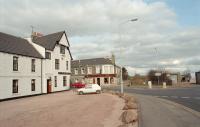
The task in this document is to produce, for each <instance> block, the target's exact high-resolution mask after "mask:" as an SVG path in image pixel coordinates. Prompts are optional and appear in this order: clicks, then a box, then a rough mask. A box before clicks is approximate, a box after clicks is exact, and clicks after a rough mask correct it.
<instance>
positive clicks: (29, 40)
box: [25, 38, 45, 58]
mask: <svg viewBox="0 0 200 127" xmlns="http://www.w3.org/2000/svg"><path fill="white" fill-rule="evenodd" d="M25 39H26V40H27V41H28V42H29V43H30V44H32V45H33V47H34V48H35V49H36V50H37V51H38V52H39V53H40V54H41V55H42V56H43V57H44V58H45V48H44V47H42V46H40V45H37V44H35V43H33V42H32V39H31V38H25Z"/></svg>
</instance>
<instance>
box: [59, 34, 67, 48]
mask: <svg viewBox="0 0 200 127" xmlns="http://www.w3.org/2000/svg"><path fill="white" fill-rule="evenodd" d="M66 38H67V37H66V36H65V34H63V35H62V38H61V39H60V42H59V44H62V45H65V46H67V47H68V46H69V42H68V41H67V39H66Z"/></svg>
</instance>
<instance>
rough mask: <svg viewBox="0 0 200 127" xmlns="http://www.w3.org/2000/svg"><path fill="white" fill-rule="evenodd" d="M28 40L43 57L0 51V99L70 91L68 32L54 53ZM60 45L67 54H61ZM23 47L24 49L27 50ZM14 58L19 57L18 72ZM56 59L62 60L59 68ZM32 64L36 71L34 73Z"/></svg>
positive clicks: (58, 43) (56, 46) (54, 49)
mask: <svg viewBox="0 0 200 127" xmlns="http://www.w3.org/2000/svg"><path fill="white" fill-rule="evenodd" d="M0 39H1V38H0ZM26 40H27V41H28V42H29V44H31V45H32V48H34V49H35V50H36V51H37V52H38V53H39V54H40V55H41V57H40V58H35V57H31V56H25V55H17V53H16V54H15V53H6V52H2V51H0V100H3V99H8V98H14V97H20V96H29V95H36V94H43V93H51V92H56V91H63V90H68V89H69V88H70V75H71V59H72V58H71V54H70V51H69V42H68V40H67V37H66V34H65V32H63V35H62V37H61V38H60V39H59V41H58V42H56V45H55V47H54V48H53V49H52V50H48V49H46V48H45V47H43V46H41V45H38V44H36V43H34V42H32V40H31V39H30V38H27V39H26ZM0 41H2V40H0ZM28 42H27V43H28ZM61 45H62V46H64V50H65V51H64V53H61V51H60V46H61ZM21 48H22V50H23V48H25V47H21ZM46 52H49V53H50V54H51V58H50V59H47V58H46V55H45V53H46ZM14 57H16V58H17V71H16V70H14V69H13V66H14V65H13V63H14V62H13V61H14ZM55 59H57V60H59V65H58V66H59V68H58V69H56V68H55V64H56V63H55ZM33 61H34V71H33V70H32V66H33ZM55 77H56V80H55ZM55 81H56V82H57V83H56V84H55ZM16 82H17V83H16ZM16 84H17V87H16ZM13 86H15V87H13Z"/></svg>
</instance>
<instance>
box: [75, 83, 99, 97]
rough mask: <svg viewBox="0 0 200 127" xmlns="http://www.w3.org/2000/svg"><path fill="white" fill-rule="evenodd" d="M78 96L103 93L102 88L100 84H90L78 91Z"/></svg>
mask: <svg viewBox="0 0 200 127" xmlns="http://www.w3.org/2000/svg"><path fill="white" fill-rule="evenodd" d="M77 92H78V94H80V95H82V94H86V93H97V94H100V93H101V87H100V86H99V85H98V84H88V85H86V86H85V87H84V88H81V89H78V90H77Z"/></svg>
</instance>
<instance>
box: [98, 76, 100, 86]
mask: <svg viewBox="0 0 200 127" xmlns="http://www.w3.org/2000/svg"><path fill="white" fill-rule="evenodd" d="M97 84H98V85H99V86H100V78H97Z"/></svg>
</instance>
